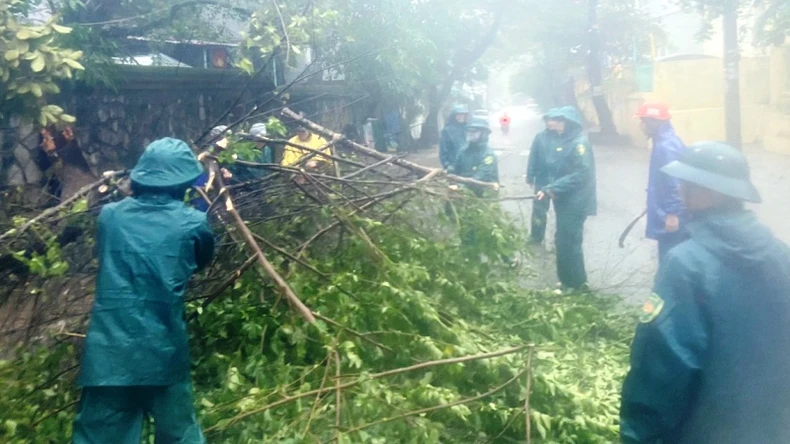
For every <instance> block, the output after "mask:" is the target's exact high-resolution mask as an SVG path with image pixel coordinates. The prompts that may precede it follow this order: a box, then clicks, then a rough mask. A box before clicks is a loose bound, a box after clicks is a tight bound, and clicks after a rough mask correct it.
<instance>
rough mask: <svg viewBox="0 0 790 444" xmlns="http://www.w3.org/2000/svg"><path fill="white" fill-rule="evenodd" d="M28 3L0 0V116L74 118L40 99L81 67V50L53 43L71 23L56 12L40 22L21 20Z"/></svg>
mask: <svg viewBox="0 0 790 444" xmlns="http://www.w3.org/2000/svg"><path fill="white" fill-rule="evenodd" d="M28 6H29V5H28V4H26V3H24V2H23V1H22V0H11V1H10V2H4V3H3V4H0V53H2V62H3V63H0V122H6V121H8V119H9V118H10V117H12V116H19V117H29V118H34V119H36V120H37V121H38V123H40V124H41V125H48V124H53V123H58V122H69V123H71V122H74V117H72V116H70V115H68V114H65V113H64V112H63V109H61V108H60V107H59V106H56V105H48V104H46V96H47V95H51V94H57V93H59V92H60V87H59V86H58V83H57V81H58V80H63V79H70V78H72V77H73V75H74V72H75V71H80V70H82V69H83V67H82V65H81V64H80V63H79V61H78V60H79V59H80V58H81V57H82V52H81V51H73V50H69V49H65V48H62V47H61V46H60V45H59V42H60V40H61V36H63V35H66V34H68V33H70V32H71V28H68V27H65V26H61V25H59V24H58V21H59V20H58V17H57V16H52V17H50V18H49V19H47V21H46V22H44V23H43V24H40V25H34V24H31V23H26V22H25V21H23V18H24V14H25V12H26V10H27V7H28ZM20 18H22V19H20Z"/></svg>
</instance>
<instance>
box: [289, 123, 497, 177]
mask: <svg viewBox="0 0 790 444" xmlns="http://www.w3.org/2000/svg"><path fill="white" fill-rule="evenodd" d="M282 113H283V115H284V116H286V117H288V118H291V119H294V120H296V121H297V122H299V123H301V124H303V125H305V126H307V127H308V128H310V129H311V130H313V131H315V132H317V133H319V134H322V135H324V136H326V137H330V138H332V139H338V140H340V141H342V142H343V143H345V144H346V145H347V146H349V147H350V148H352V149H353V150H354V151H357V152H359V153H362V154H365V155H368V156H370V157H373V158H376V159H379V160H385V159H391V157H390V156H388V155H386V154H384V153H380V152H378V151H376V150H373V149H370V148H368V147H366V146H364V145H360V144H358V143H356V142H353V141H351V140H348V139H346V138H345V137H344V136H343V135H342V134H338V133H336V132H334V131H332V130H329V129H327V128H324V127H323V126H321V125H318V124H317V123H314V122H311V121H310V120H307V119H305V118H304V117H302V116H301V115H299V114H297V113H295V112H293V111H292V110H290V109H289V108H284V109H283V111H282ZM391 162H392V164H393V165H398V166H399V167H402V168H405V169H407V170H410V171H411V172H413V173H418V174H430V173H431V172H433V168H428V167H426V166H422V165H420V164H417V163H414V162H410V161H408V160H405V159H400V158H392V160H391ZM447 178H448V179H449V180H451V181H453V182H458V183H463V184H467V185H476V186H480V187H486V188H492V189H497V188H498V184H496V183H493V182H481V181H479V180H474V179H470V178H468V177H461V176H456V175H455V174H448V175H447Z"/></svg>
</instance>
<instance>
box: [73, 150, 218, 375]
mask: <svg viewBox="0 0 790 444" xmlns="http://www.w3.org/2000/svg"><path fill="white" fill-rule="evenodd" d="M201 171H202V167H201V166H200V164H199V163H198V162H197V160H196V159H195V156H194V154H192V152H191V151H190V150H189V147H188V146H187V145H186V144H185V143H183V142H181V141H176V140H175V139H162V140H158V141H156V142H154V143H152V144H151V145H150V146H149V147H148V148H147V149H146V151H145V153H144V154H143V156H142V157H141V159H140V162H138V164H137V167H135V169H134V170H133V171H132V176H131V177H132V180H133V182H134V183H135V185H139V187H137V190H136V193H135V194H136V195H135V196H134V197H128V198H126V199H124V200H122V201H121V202H118V203H113V204H109V205H107V206H105V207H104V208H103V209H102V211H101V214H100V215H99V220H98V234H97V249H98V256H99V271H98V276H97V279H96V300H95V302H94V305H93V310H92V312H91V320H90V326H89V328H88V334H87V338H86V341H85V351H84V356H83V361H82V368H81V372H80V376H79V381H78V382H79V384H80V385H82V386H88V387H91V386H136V385H147V386H161V385H171V384H176V383H180V382H185V381H188V378H189V350H188V344H187V328H186V322H185V320H184V293H185V290H186V287H187V282H188V281H189V278H190V277H191V276H192V274H193V273H195V271H197V270H199V269H201V268H203V267H205V266H207V265H208V264H209V263H210V261H211V259H212V257H213V254H214V238H213V236H212V233H211V229H210V227H209V225H208V222H207V220H206V215H205V214H204V213H201V212H199V211H197V210H194V209H192V208H189V207H187V206H186V205H185V204H184V202H183V195H184V192H185V191H186V189H187V187H188V186H189V185H190V184H191V183H192V182H194V180H195V178H196V176H197V175H198V174H200V172H201ZM179 196H180V197H179Z"/></svg>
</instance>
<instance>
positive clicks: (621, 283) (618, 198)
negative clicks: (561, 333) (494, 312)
mask: <svg viewBox="0 0 790 444" xmlns="http://www.w3.org/2000/svg"><path fill="white" fill-rule="evenodd" d="M508 113H509V114H510V116H511V121H512V123H511V131H510V134H508V135H507V136H504V135H502V134H501V133H500V132H499V131H498V128H499V127H498V123H497V122H496V120H497V119H496V117H495V116H498V114H496V115H492V119H491V120H492V122H491V123H492V128H494V130H495V131H494V132H493V133H492V135H491V146H492V148H493V149H494V151H495V152H496V154H497V158H498V161H499V171H500V173H499V174H500V182H501V184H502V185H503V186H504V188H503V189H502V191H501V192H500V196H501V197H515V196H527V195H531V194H532V190H531V189H529V187H528V186H527V185H526V183H525V174H526V168H527V159H528V156H529V148H530V145H531V142H532V139H533V138H534V136H535V134H537V133H538V132H539V131H541V130H542V125H543V124H542V121H541V119H540V116H539V115H538V114H537V113H536V112H535V111H534V110H532V109H530V108H527V107H518V108H510V109H509V111H508ZM594 154H595V160H596V167H597V178H598V183H597V189H598V215H597V216H595V217H591V218H589V219H588V220H587V223H586V225H585V230H584V236H585V239H584V251H585V262H586V265H587V270H588V274H589V280H590V285H591V286H592V287H593V288H595V289H598V290H599V291H602V292H608V293H613V294H618V295H620V296H622V297H623V298H624V299H625V300H627V301H632V302H641V301H642V300H644V298H645V297H646V295H647V294H649V291H650V287H651V284H652V280H653V276H654V274H655V271H656V267H657V264H658V258H657V252H656V246H655V243H654V242H653V241H651V240H649V239H645V237H644V231H645V222H644V218H643V219H642V220H641V221H640V222H639V223H638V224H637V225H636V226H635V227H634V228H633V230H632V231H631V234H630V235H629V237H628V239H627V240H626V244H625V248H619V247H618V245H617V239H618V237H619V236H620V233H621V232H622V231H623V229H624V228H625V227H626V226H627V225H628V223H629V222H631V220H632V219H633V218H634V217H635V216H637V215H638V214H640V213H641V211H642V210H643V209H644V205H645V202H644V200H645V191H644V190H645V186H646V182H647V168H648V161H649V152H648V151H647V150H645V149H640V148H635V147H608V146H595V147H594ZM747 155H748V156H749V159H750V162H751V164H752V176H753V177H754V181H755V184H756V185H757V187H758V189H760V191H761V192H762V195H763V198H764V200H765V203H764V204H762V205H759V206H752V208H753V209H754V210H755V211H756V212H757V213H758V215H759V216H760V217H761V219H762V220H763V221H764V222H765V223H766V224H768V225H769V226H770V227H771V228H772V229H773V230H774V232H775V233H776V235H777V237H779V238H780V239H782V240H784V241H785V242H788V241H790V223H788V221H790V193H788V191H789V190H790V157H787V156H780V155H776V154H773V153H768V152H765V151H761V150H757V149H747ZM436 156H437V153H433V152H431V153H428V152H422V153H419V154H417V155H415V160H416V161H418V162H420V163H423V164H430V165H437V164H438V161H437V160H436ZM503 206H504V207H505V208H506V209H507V210H508V211H509V212H510V213H511V214H512V215H513V216H514V217H515V219H516V221H518V222H519V223H520V224H521V225H522V226H523V228H524V229H525V230H526V231H528V230H529V217H530V213H531V211H532V203H531V201H506V202H503ZM553 236H554V219H553V212H552V213H550V216H549V230H548V231H547V235H546V243H545V245H544V246H543V247H542V248H539V247H536V248H533V249H532V251H531V257H530V259H529V260H528V261H527V262H528V263H529V265H530V266H531V267H532V268H533V269H534V270H535V271H536V272H537V273H536V274H537V276H536V279H535V281H534V282H535V284H534V285H537V286H545V287H549V286H553V285H554V283H555V282H556V271H555V269H554V254H553V251H554V241H553Z"/></svg>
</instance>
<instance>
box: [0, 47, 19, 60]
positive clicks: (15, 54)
mask: <svg viewBox="0 0 790 444" xmlns="http://www.w3.org/2000/svg"><path fill="white" fill-rule="evenodd" d="M3 57H4V58H5V59H6V60H7V61H9V62H10V61H11V60H16V59H18V58H19V51H18V50H16V49H11V50H8V51H6V52H5V54H4V55H3Z"/></svg>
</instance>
